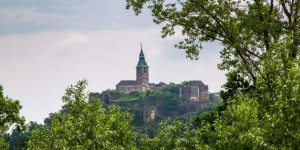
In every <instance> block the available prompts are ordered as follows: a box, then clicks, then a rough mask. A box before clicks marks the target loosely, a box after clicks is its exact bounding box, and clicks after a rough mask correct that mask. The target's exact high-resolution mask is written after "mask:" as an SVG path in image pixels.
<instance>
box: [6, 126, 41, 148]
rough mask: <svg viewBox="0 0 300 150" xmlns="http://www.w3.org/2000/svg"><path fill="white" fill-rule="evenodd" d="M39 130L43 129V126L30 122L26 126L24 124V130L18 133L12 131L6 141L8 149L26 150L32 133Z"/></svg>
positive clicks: (15, 130)
mask: <svg viewBox="0 0 300 150" xmlns="http://www.w3.org/2000/svg"><path fill="white" fill-rule="evenodd" d="M41 128H43V125H41V124H38V123H37V122H33V121H30V122H29V123H28V124H26V129H25V130H24V131H18V130H17V129H14V130H12V133H11V134H10V136H9V140H8V143H9V149H10V150H16V149H27V148H28V141H29V138H30V136H31V134H32V131H33V130H37V129H41Z"/></svg>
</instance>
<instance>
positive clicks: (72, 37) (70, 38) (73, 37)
mask: <svg viewBox="0 0 300 150" xmlns="http://www.w3.org/2000/svg"><path fill="white" fill-rule="evenodd" d="M87 42H88V39H87V38H86V37H84V36H83V35H82V34H80V33H78V32H73V33H70V34H68V35H67V37H66V38H65V39H63V40H62V41H60V42H58V43H57V44H58V46H59V47H61V48H62V49H65V48H67V47H70V46H76V45H78V44H84V43H87Z"/></svg>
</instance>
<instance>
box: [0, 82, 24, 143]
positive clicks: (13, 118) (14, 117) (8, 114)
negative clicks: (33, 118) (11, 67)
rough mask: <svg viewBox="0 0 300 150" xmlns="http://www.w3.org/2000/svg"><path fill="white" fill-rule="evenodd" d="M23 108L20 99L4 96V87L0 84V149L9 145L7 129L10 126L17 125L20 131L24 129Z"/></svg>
mask: <svg viewBox="0 0 300 150" xmlns="http://www.w3.org/2000/svg"><path fill="white" fill-rule="evenodd" d="M21 108H22V106H21V105H20V102H19V101H18V100H13V99H11V98H9V97H4V94H3V88H2V86H1V85H0V149H5V148H7V147H8V144H7V140H8V138H9V136H8V133H7V131H8V130H9V129H10V127H15V128H16V130H18V131H20V130H21V129H22V127H23V125H24V122H25V119H24V118H23V117H20V110H21Z"/></svg>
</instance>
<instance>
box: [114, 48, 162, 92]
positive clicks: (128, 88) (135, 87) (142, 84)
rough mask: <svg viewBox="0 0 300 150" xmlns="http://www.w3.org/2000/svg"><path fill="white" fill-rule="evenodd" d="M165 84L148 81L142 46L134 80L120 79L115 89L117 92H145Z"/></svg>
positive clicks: (147, 69)
mask: <svg viewBox="0 0 300 150" xmlns="http://www.w3.org/2000/svg"><path fill="white" fill-rule="evenodd" d="M165 85H167V84H165V83H163V82H160V83H158V84H154V83H149V66H148V65H147V62H146V60H145V55H144V52H143V47H142V46H141V51H140V55H139V62H138V64H137V66H136V80H121V81H120V82H119V83H118V84H117V85H116V89H117V91H119V92H123V93H130V92H134V91H138V92H145V91H146V90H147V89H153V88H159V87H162V86H165Z"/></svg>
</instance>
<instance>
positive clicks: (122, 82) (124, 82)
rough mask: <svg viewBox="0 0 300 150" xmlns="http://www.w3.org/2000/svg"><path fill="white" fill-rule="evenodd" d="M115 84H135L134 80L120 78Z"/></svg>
mask: <svg viewBox="0 0 300 150" xmlns="http://www.w3.org/2000/svg"><path fill="white" fill-rule="evenodd" d="M117 85H137V82H136V81H135V80H121V81H120V82H119V83H118V84H117Z"/></svg>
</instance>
